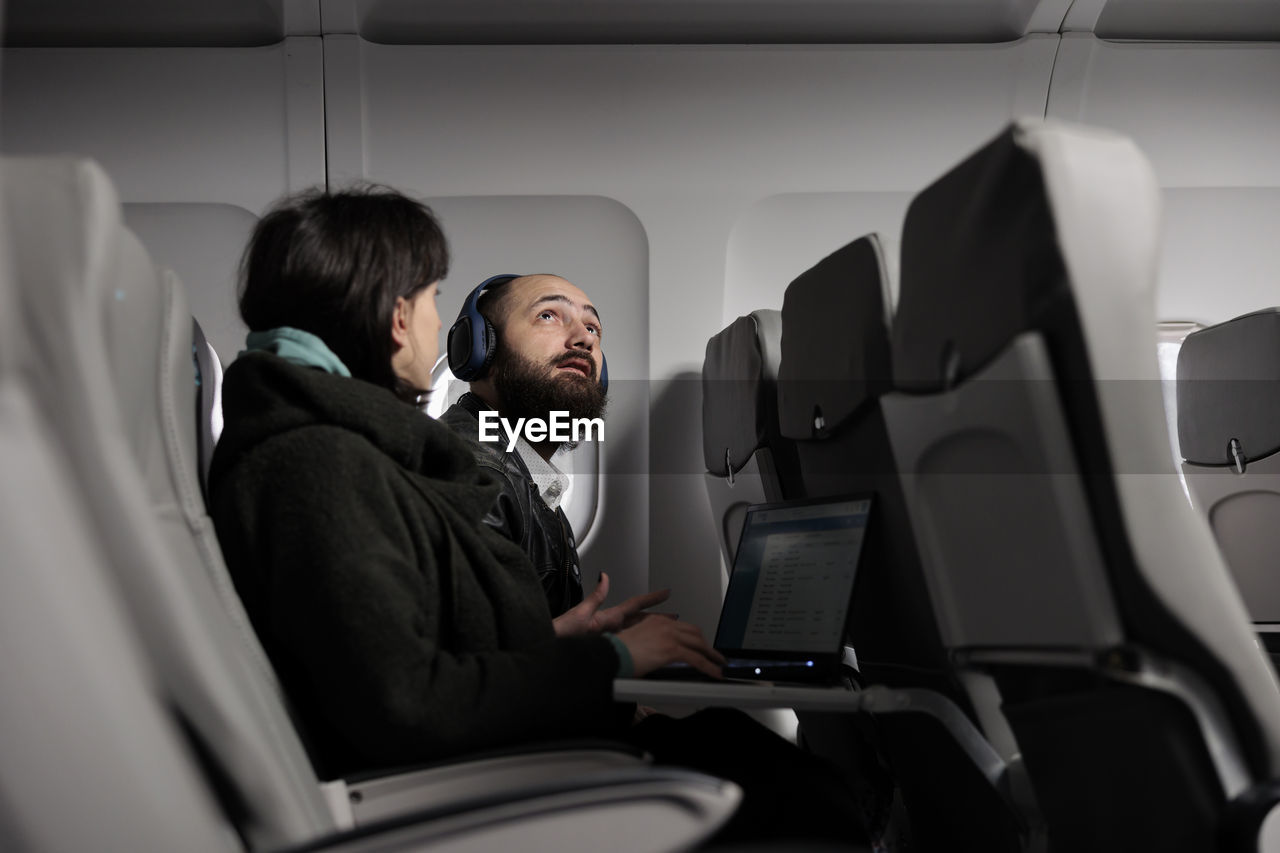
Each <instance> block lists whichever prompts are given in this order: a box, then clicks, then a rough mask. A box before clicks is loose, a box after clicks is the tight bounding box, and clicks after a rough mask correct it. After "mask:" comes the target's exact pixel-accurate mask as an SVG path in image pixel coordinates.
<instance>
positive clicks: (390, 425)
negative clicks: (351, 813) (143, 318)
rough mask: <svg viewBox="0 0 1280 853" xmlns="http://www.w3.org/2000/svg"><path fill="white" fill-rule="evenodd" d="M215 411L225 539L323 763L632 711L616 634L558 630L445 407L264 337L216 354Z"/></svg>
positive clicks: (459, 749)
mask: <svg viewBox="0 0 1280 853" xmlns="http://www.w3.org/2000/svg"><path fill="white" fill-rule="evenodd" d="M223 413H224V419H225V428H224V431H223V434H222V437H221V440H220V441H219V444H218V447H217V450H216V452H215V454H214V459H213V465H212V470H211V472H210V502H211V505H212V515H213V518H214V522H215V524H216V526H217V531H218V539H219V541H220V542H221V544H222V549H223V553H224V555H225V557H226V560H227V565H228V567H229V568H230V570H231V574H232V577H233V578H234V580H235V583H236V588H237V590H238V591H239V593H240V595H241V597H242V598H243V599H244V603H245V606H246V608H247V609H248V611H249V615H250V617H251V619H252V620H253V623H254V627H255V628H256V629H257V631H258V635H259V637H261V639H262V641H263V645H264V646H265V647H266V649H267V653H268V655H269V656H270V658H271V660H272V662H273V663H274V665H275V667H276V669H277V671H278V672H279V674H280V677H281V680H282V682H283V684H284V687H285V691H286V693H287V694H288V696H289V698H290V700H291V701H292V704H293V706H294V711H295V714H296V716H297V717H299V718H300V722H301V724H302V728H303V730H304V735H305V736H306V738H307V740H308V747H309V748H310V750H311V753H312V758H313V760H314V761H315V762H316V764H317V769H318V771H319V772H320V773H321V774H322V775H323V776H324V777H326V778H332V777H335V776H340V775H341V776H345V775H350V774H352V773H355V772H359V771H364V770H371V769H375V768H379V767H388V766H395V765H405V764H413V763H418V762H424V761H430V760H433V759H437V758H441V757H446V756H450V755H455V754H459V753H466V752H472V751H476V750H483V749H489V748H496V747H503V746H508V745H513V744H519V743H525V742H530V741H537V740H544V739H552V738H563V737H581V736H592V735H597V736H620V735H621V734H622V733H623V732H624V731H625V728H626V726H625V721H626V720H627V719H629V714H627V713H625V711H626V709H625V708H620V706H618V705H615V704H614V703H613V702H612V701H611V682H612V678H613V675H614V672H615V671H616V669H617V663H618V661H617V655H616V653H615V652H614V650H613V647H612V646H611V644H610V642H609V641H608V640H607V639H604V638H601V637H585V638H573V639H557V638H556V637H555V636H554V633H553V631H552V627H551V619H550V614H549V612H548V610H547V604H546V600H545V598H544V597H543V594H542V587H541V586H540V584H539V581H538V577H537V575H536V574H535V572H534V569H533V567H532V565H530V563H529V562H528V559H527V558H526V557H525V555H524V553H523V552H522V551H521V549H520V548H519V547H518V546H517V545H515V544H513V543H512V542H510V541H508V540H507V539H505V538H503V537H502V536H500V535H499V534H497V533H495V532H494V531H493V530H492V529H490V528H489V527H488V526H487V525H484V524H482V523H481V522H480V520H481V519H482V518H483V517H484V515H485V513H486V512H487V511H488V509H489V508H490V506H491V505H492V503H493V501H494V499H495V497H496V495H497V492H498V487H497V484H496V483H494V482H492V481H491V480H490V479H489V475H486V474H483V473H481V471H480V470H479V469H478V468H477V467H476V466H475V463H474V462H473V460H472V457H471V453H470V452H469V450H468V448H467V447H466V445H465V444H464V443H463V442H462V440H461V439H459V438H458V437H457V436H455V435H454V434H453V433H452V432H451V431H450V430H449V429H448V428H447V427H444V426H443V425H440V424H438V423H436V422H435V421H434V420H432V419H431V418H429V417H427V416H426V415H423V414H422V413H420V412H418V411H417V410H415V409H413V408H412V407H410V406H407V405H405V404H404V403H402V402H400V401H399V400H397V399H396V398H395V397H394V396H393V395H392V394H391V393H390V392H389V391H387V390H385V389H382V388H379V387H377V386H375V385H371V384H369V383H367V382H363V381H360V380H357V379H349V378H343V377H339V376H333V375H330V374H327V373H323V372H321V371H318V370H313V369H309V368H303V367H297V366H294V365H292V364H289V363H287V362H285V361H284V360H282V359H280V358H278V357H276V356H274V355H271V354H268V353H252V354H249V355H246V356H242V357H241V358H240V359H238V360H237V361H236V362H235V363H234V364H233V365H232V366H231V367H230V368H229V369H228V370H227V374H226V378H225V383H224V386H223Z"/></svg>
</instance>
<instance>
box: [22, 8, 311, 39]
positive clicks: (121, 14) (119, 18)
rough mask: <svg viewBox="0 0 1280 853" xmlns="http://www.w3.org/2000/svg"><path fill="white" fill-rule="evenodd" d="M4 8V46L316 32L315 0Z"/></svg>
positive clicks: (273, 36) (272, 36)
mask: <svg viewBox="0 0 1280 853" xmlns="http://www.w3.org/2000/svg"><path fill="white" fill-rule="evenodd" d="M4 11H5V34H4V36H5V44H6V45H12V46H18V47H82V46H96V47H257V46H261V45H268V44H275V43H277V42H279V41H280V40H281V39H282V38H284V37H285V36H286V35H299V34H313V35H318V34H319V6H318V0H216V2H211V0H7V2H6V3H5V9H4ZM307 24H310V25H311V26H309V27H308V26H307Z"/></svg>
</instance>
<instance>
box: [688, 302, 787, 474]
mask: <svg viewBox="0 0 1280 853" xmlns="http://www.w3.org/2000/svg"><path fill="white" fill-rule="evenodd" d="M781 338H782V317H781V315H780V314H779V313H778V312H777V311H768V310H761V311H752V312H751V313H750V314H747V315H745V316H743V317H739V318H738V319H736V320H734V321H733V322H732V323H730V324H729V325H728V326H727V327H726V328H725V329H724V330H723V331H721V332H718V333H717V334H716V335H715V336H713V337H712V338H711V340H709V341H707V355H706V358H704V359H703V362H702V456H703V460H704V462H705V464H706V466H707V470H708V471H709V472H711V473H712V474H716V475H718V476H721V477H727V476H729V474H730V473H736V472H737V471H739V470H741V468H742V466H743V465H746V464H747V461H748V460H750V459H751V454H753V453H755V452H756V450H757V449H759V448H761V447H764V446H765V445H766V444H767V443H768V441H769V439H770V438H772V437H773V436H776V435H777V429H778V426H777V393H778V392H777V381H778V361H779V358H780V356H781V350H780V348H779V342H780V341H781Z"/></svg>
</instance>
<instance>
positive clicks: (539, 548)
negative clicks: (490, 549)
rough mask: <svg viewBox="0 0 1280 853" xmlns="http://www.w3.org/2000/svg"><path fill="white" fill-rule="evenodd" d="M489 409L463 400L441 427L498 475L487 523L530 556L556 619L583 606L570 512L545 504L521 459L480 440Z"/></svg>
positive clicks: (472, 399)
mask: <svg viewBox="0 0 1280 853" xmlns="http://www.w3.org/2000/svg"><path fill="white" fill-rule="evenodd" d="M488 409H489V406H488V405H486V404H485V402H484V401H483V400H481V399H480V398H479V397H477V396H476V395H475V394H471V393H467V394H463V395H462V397H461V398H460V399H459V400H458V402H456V403H454V404H453V405H452V406H450V407H449V410H448V411H446V412H445V413H444V414H443V415H441V416H440V422H441V423H443V424H445V425H447V426H448V427H449V428H450V429H452V430H453V431H454V432H456V433H458V434H459V435H461V436H463V437H464V438H467V439H469V440H470V441H471V442H472V453H473V455H474V456H475V460H476V464H478V465H479V466H480V467H481V468H484V469H486V470H489V471H492V472H494V474H495V475H496V478H497V480H498V482H499V483H501V484H502V491H501V492H500V493H499V494H498V502H497V503H496V504H495V505H494V507H493V509H491V510H490V511H489V514H488V515H486V516H485V518H484V522H485V523H486V524H488V525H490V526H491V527H495V528H497V529H498V530H499V531H500V532H501V533H502V534H503V535H504V536H506V537H507V538H508V539H510V540H511V541H513V542H516V543H518V544H519V545H520V547H521V548H523V549H524V552H525V553H526V554H528V555H529V559H530V561H532V563H533V567H534V568H535V569H537V571H538V577H539V578H541V579H542V589H543V591H544V592H545V593H546V595H547V605H548V606H549V607H550V608H551V615H552V616H559V615H560V614H561V613H563V612H565V611H566V610H568V609H569V608H570V607H573V606H574V605H575V604H577V603H578V602H580V601H582V575H581V572H580V570H579V568H578V549H577V542H576V541H575V540H574V538H573V529H572V528H571V527H570V526H569V520H568V519H567V518H565V514H564V511H563V510H561V509H559V508H558V507H557V508H556V509H554V510H553V509H551V508H550V507H548V506H547V505H546V503H544V502H543V500H542V496H541V495H540V494H539V493H538V486H537V485H536V484H535V483H534V482H533V477H532V476H531V475H530V474H529V469H528V467H526V466H525V464H524V460H523V459H521V458H520V454H519V453H517V452H515V451H514V450H513V451H511V452H510V453H508V452H506V444H505V440H504V441H503V442H482V441H480V440H479V430H480V420H479V417H480V412H482V411H486V410H488Z"/></svg>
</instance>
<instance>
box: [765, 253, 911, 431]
mask: <svg viewBox="0 0 1280 853" xmlns="http://www.w3.org/2000/svg"><path fill="white" fill-rule="evenodd" d="M888 287H889V279H888V275H887V273H886V272H885V263H884V256H883V251H882V249H881V247H880V238H879V237H878V236H877V235H875V234H868V235H867V236H865V237H860V238H858V239H857V240H854V241H853V242H852V243H850V244H848V245H847V246H844V247H843V248H841V249H839V250H838V251H836V252H833V253H832V254H830V255H828V256H827V257H826V258H824V259H822V260H821V261H819V262H818V263H817V264H815V265H814V266H813V267H812V268H810V269H808V270H806V271H805V272H804V273H802V274H801V275H800V276H799V277H797V278H796V280H795V281H793V282H792V283H791V285H790V286H788V288H787V292H786V296H785V297H784V300H783V303H782V352H783V359H782V363H781V366H780V368H779V373H778V428H779V430H780V431H781V433H782V435H783V436H785V437H787V438H793V439H807V438H816V437H819V436H821V435H823V434H826V433H829V432H831V431H833V430H836V429H838V428H839V427H840V426H841V424H843V423H844V422H845V421H846V420H847V419H848V418H849V417H850V416H851V415H853V413H854V412H856V411H858V410H859V409H860V408H862V407H863V406H864V405H866V404H867V402H868V401H870V400H874V399H875V398H876V397H878V396H880V394H881V393H883V392H884V391H886V390H888V387H889V382H890V368H889V292H888ZM819 424H820V426H819Z"/></svg>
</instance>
